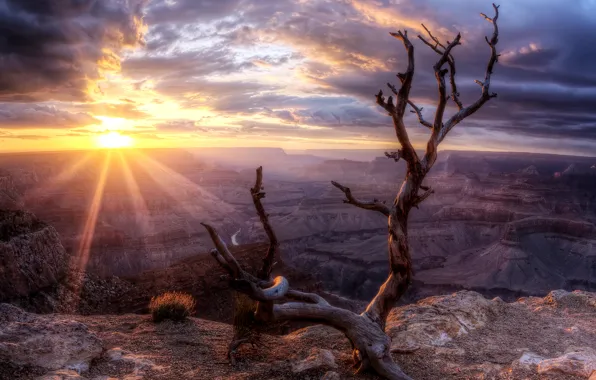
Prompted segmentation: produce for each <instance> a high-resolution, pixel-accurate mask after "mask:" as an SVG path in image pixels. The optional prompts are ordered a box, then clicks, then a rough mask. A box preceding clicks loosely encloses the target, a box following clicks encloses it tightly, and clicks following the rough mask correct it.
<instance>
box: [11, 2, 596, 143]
mask: <svg viewBox="0 0 596 380" xmlns="http://www.w3.org/2000/svg"><path fill="white" fill-rule="evenodd" d="M570 4H571V2H570V1H564V0H502V2H501V3H500V16H499V28H500V38H499V44H498V46H497V48H498V51H499V53H501V56H500V59H499V63H498V64H497V66H496V68H495V71H494V74H493V77H492V82H491V83H492V84H491V91H492V92H496V93H497V94H498V97H497V98H495V99H492V100H490V101H489V103H487V104H486V105H485V106H484V108H483V109H481V110H480V111H478V112H477V113H476V114H474V115H473V116H471V117H470V118H468V119H466V120H465V121H464V122H462V123H461V124H459V125H458V126H457V127H456V128H454V130H453V131H452V132H451V133H450V134H449V136H448V137H447V139H446V140H445V141H444V142H443V143H442V145H441V148H442V149H466V150H502V151H528V152H548V153H558V154H578V155H596V70H594V68H595V67H596V44H594V36H595V35H596V1H595V0H574V1H573V6H572V5H570ZM481 12H484V13H486V14H488V15H489V16H492V14H493V9H492V6H491V2H490V1H485V0H450V1H445V0H294V1H290V0H0V151H28V150H60V149H86V148H93V147H97V146H98V141H101V138H100V136H101V135H105V134H106V133H107V132H109V131H119V133H120V134H122V135H126V136H128V137H129V139H130V140H132V141H134V146H136V147H207V146H269V147H282V148H284V149H297V150H301V149H324V148H329V149H331V148H341V149H377V148H379V149H383V148H388V147H393V146H397V141H396V138H395V133H394V130H393V126H392V123H391V119H390V118H389V117H388V116H387V115H386V113H385V111H384V110H382V109H381V108H380V107H379V106H377V105H376V103H375V98H374V94H376V93H377V92H378V91H379V89H383V90H386V89H387V87H386V83H387V82H391V83H394V84H397V78H396V77H395V74H396V73H397V72H398V71H403V70H404V69H405V65H406V60H405V58H406V52H405V50H404V48H403V45H402V44H401V42H400V41H398V40H396V39H394V38H392V37H391V36H390V35H389V32H396V31H397V30H403V29H407V30H408V32H409V36H410V38H411V40H412V42H413V44H414V46H415V58H416V73H415V78H414V87H413V90H412V94H411V96H412V99H413V100H414V101H415V102H416V103H417V105H418V106H422V107H424V109H423V113H424V115H425V117H426V119H427V120H432V118H433V111H434V108H435V104H436V97H437V88H436V81H435V78H434V72H433V69H432V66H433V64H434V63H435V62H436V60H437V58H438V55H437V54H436V53H434V52H433V51H432V50H431V49H430V48H429V47H427V46H425V45H424V44H423V43H422V42H421V41H420V40H418V38H416V36H417V35H418V34H424V30H423V29H422V26H421V23H424V24H425V25H426V26H427V27H428V28H429V29H430V30H432V31H433V33H434V34H435V35H437V36H438V37H439V38H440V39H441V40H443V41H447V40H449V41H451V40H453V38H454V37H455V35H456V34H457V32H461V33H462V45H460V46H457V47H456V48H455V49H454V51H453V55H454V57H455V60H456V65H457V83H458V87H459V90H460V92H461V99H462V100H463V102H464V105H468V104H470V103H471V102H473V101H474V100H475V99H476V98H477V97H478V96H479V95H480V88H479V87H478V85H476V84H475V83H474V80H475V79H483V77H484V71H485V68H486V63H487V61H488V58H489V53H490V51H489V48H488V46H487V44H486V42H485V40H484V37H485V36H486V35H490V33H492V26H491V25H490V23H488V22H487V21H486V20H484V19H483V18H482V17H481V16H480V13H481ZM385 92H386V93H387V91H385ZM454 111H455V108H454V107H453V104H452V102H450V105H449V107H448V109H447V113H446V114H447V116H449V115H450V114H451V113H452V112H454ZM405 121H406V125H407V127H408V131H409V133H410V137H411V139H412V141H413V143H414V145H415V146H416V147H421V148H422V147H424V146H425V143H426V139H427V138H428V135H429V131H428V130H427V129H426V128H424V127H422V126H420V125H419V124H418V122H417V119H416V117H415V115H414V114H410V113H407V116H406V119H405Z"/></svg>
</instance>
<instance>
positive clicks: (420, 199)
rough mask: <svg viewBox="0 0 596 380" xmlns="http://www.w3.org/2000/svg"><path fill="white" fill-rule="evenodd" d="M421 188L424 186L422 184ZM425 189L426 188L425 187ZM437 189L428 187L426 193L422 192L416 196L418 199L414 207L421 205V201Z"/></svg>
mask: <svg viewBox="0 0 596 380" xmlns="http://www.w3.org/2000/svg"><path fill="white" fill-rule="evenodd" d="M420 188H421V189H422V186H420ZM423 190H424V189H423ZM434 192H435V191H434V190H433V189H431V188H428V187H427V188H426V191H425V192H424V193H422V195H419V196H418V197H417V198H416V201H415V203H414V207H416V208H418V206H419V205H420V203H422V202H424V200H425V199H426V198H428V197H430V196H431V194H433V193H434Z"/></svg>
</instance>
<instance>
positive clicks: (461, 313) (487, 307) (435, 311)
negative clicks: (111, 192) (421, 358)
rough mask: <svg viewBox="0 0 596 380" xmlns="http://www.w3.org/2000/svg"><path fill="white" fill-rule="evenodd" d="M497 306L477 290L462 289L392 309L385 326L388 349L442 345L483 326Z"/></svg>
mask: <svg viewBox="0 0 596 380" xmlns="http://www.w3.org/2000/svg"><path fill="white" fill-rule="evenodd" d="M498 305H499V302H496V301H495V302H492V301H490V300H487V299H486V298H484V297H483V296H482V295H480V294H478V293H476V292H470V291H461V292H457V293H453V294H451V295H446V296H437V297H429V298H425V299H424V300H422V301H419V302H418V303H416V304H412V305H407V306H404V307H401V308H396V309H393V310H392V311H391V314H389V317H388V319H387V329H386V331H387V333H388V335H389V336H391V338H392V342H393V343H392V347H391V350H392V351H393V352H399V353H407V352H413V351H416V350H417V349H418V348H420V347H423V346H432V347H437V346H439V347H440V346H444V345H445V344H446V343H448V342H449V341H451V340H452V339H453V338H455V337H457V336H460V335H462V334H467V333H468V332H469V331H471V330H474V329H477V328H480V327H483V326H484V325H485V324H486V323H487V322H488V321H489V320H490V318H491V317H492V316H493V315H494V310H495V308H497V307H498Z"/></svg>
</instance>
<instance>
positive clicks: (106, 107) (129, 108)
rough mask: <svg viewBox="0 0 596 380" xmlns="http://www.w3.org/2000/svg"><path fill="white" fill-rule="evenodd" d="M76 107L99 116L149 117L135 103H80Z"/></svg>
mask: <svg viewBox="0 0 596 380" xmlns="http://www.w3.org/2000/svg"><path fill="white" fill-rule="evenodd" d="M76 108H78V109H80V110H83V111H86V112H91V113H93V114H94V115H97V116H108V117H117V118H124V119H145V118H147V117H149V114H147V113H146V112H144V111H141V110H140V109H138V108H137V107H136V106H135V105H134V104H132V103H130V102H127V103H87V104H81V105H78V106H77V107H76Z"/></svg>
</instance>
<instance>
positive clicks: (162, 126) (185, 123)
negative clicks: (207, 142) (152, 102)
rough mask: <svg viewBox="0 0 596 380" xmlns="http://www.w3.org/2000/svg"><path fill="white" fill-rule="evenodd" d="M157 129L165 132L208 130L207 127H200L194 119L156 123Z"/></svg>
mask: <svg viewBox="0 0 596 380" xmlns="http://www.w3.org/2000/svg"><path fill="white" fill-rule="evenodd" d="M155 129H156V130H157V131H159V132H165V133H195V132H206V131H207V130H206V129H205V128H202V127H199V126H198V125H197V124H196V122H195V121H193V120H173V121H167V122H164V123H159V124H156V125H155Z"/></svg>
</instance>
